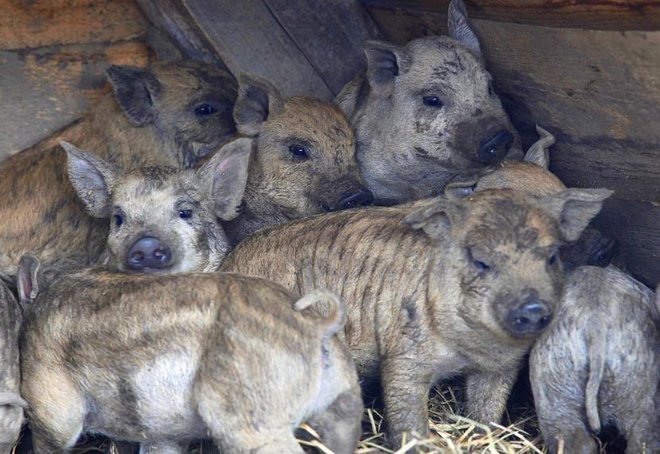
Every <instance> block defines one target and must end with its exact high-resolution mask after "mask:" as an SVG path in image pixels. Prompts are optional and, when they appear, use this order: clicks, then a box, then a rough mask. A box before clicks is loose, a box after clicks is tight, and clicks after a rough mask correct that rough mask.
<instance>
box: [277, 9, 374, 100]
mask: <svg viewBox="0 0 660 454" xmlns="http://www.w3.org/2000/svg"><path fill="white" fill-rule="evenodd" d="M265 3H266V5H267V6H268V9H269V10H270V12H271V13H272V14H273V16H275V18H276V19H277V21H278V23H279V24H280V25H281V26H282V27H283V28H284V29H285V30H286V32H287V34H288V35H289V36H290V37H291V39H293V41H294V42H295V44H296V46H298V48H300V50H301V51H302V52H303V53H304V54H305V57H306V58H307V60H308V61H309V62H310V64H311V65H312V67H313V68H314V69H315V70H316V72H317V73H318V74H319V75H320V76H321V77H322V78H323V81H324V82H325V83H326V84H327V85H328V86H329V87H330V90H332V92H333V94H337V93H339V91H340V90H341V89H342V88H343V87H344V85H345V84H346V83H347V82H348V81H350V80H351V79H353V77H354V76H355V74H356V73H357V72H358V71H360V70H361V69H362V68H363V67H364V66H365V65H366V57H365V56H364V51H363V46H362V43H364V41H365V40H367V39H377V38H382V37H381V35H380V31H379V30H378V27H377V26H376V24H375V22H374V21H373V19H371V17H370V16H369V15H368V14H367V12H366V10H365V9H364V8H363V7H362V5H360V3H359V2H357V1H353V0H326V1H323V2H310V1H308V0H265Z"/></svg>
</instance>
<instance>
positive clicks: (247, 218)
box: [226, 76, 373, 244]
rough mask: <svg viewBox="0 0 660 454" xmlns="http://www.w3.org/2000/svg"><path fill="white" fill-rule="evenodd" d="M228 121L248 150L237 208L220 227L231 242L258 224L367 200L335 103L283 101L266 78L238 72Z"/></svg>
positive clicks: (368, 194)
mask: <svg viewBox="0 0 660 454" xmlns="http://www.w3.org/2000/svg"><path fill="white" fill-rule="evenodd" d="M234 119H235V121H236V125H237V127H238V130H239V132H240V133H242V134H244V135H246V136H249V137H254V138H255V140H256V149H255V151H254V153H253V154H252V157H251V160H250V168H249V175H248V183H247V188H246V190H245V199H244V202H243V205H242V207H241V213H240V215H239V216H238V217H237V218H236V219H235V220H233V221H231V222H229V223H227V225H226V229H227V235H228V236H229V238H230V240H231V242H232V243H233V244H237V243H238V242H240V241H241V240H243V239H244V238H246V237H247V236H249V235H250V234H252V233H254V232H255V231H256V230H258V229H260V228H263V227H267V226H271V225H275V224H281V223H283V222H287V221H290V220H292V219H298V218H302V217H308V216H312V215H314V214H319V213H323V212H328V211H337V210H341V209H345V208H353V207H358V206H363V205H368V204H370V203H371V202H372V200H373V195H372V194H371V192H369V191H368V190H367V189H366V188H364V186H363V185H362V183H361V180H360V174H359V171H358V165H357V161H356V160H355V139H354V137H353V131H352V130H351V127H350V126H349V124H348V121H347V119H346V117H345V116H344V114H343V113H342V112H341V110H339V109H338V108H337V107H335V106H333V105H332V104H329V103H326V102H323V101H320V100H317V99H313V98H306V97H297V96H294V97H291V98H286V99H284V98H282V96H281V95H280V94H279V92H278V91H277V89H276V88H275V87H273V86H272V85H270V84H269V83H267V82H265V81H262V80H258V79H255V78H252V77H249V76H242V77H240V78H239V90H238V99H237V100H236V107H235V108H234Z"/></svg>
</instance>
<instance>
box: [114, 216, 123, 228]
mask: <svg viewBox="0 0 660 454" xmlns="http://www.w3.org/2000/svg"><path fill="white" fill-rule="evenodd" d="M113 217H114V219H115V227H121V225H122V224H123V223H124V216H122V215H121V214H115V215H114V216H113Z"/></svg>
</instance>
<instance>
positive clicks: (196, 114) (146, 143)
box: [0, 61, 237, 273]
mask: <svg viewBox="0 0 660 454" xmlns="http://www.w3.org/2000/svg"><path fill="white" fill-rule="evenodd" d="M108 77H109V79H110V81H111V83H112V87H113V91H112V93H109V94H108V95H107V96H105V97H103V98H102V99H101V100H100V101H99V103H98V104H97V105H96V106H94V107H93V108H92V110H91V112H90V113H89V114H88V115H87V116H85V117H84V118H82V119H81V120H80V121H78V122H77V123H74V124H73V125H72V126H69V127H67V128H66V129H64V130H62V131H59V132H58V133H57V134H55V136H53V137H50V138H48V139H46V140H44V141H43V142H42V143H40V144H38V145H35V146H34V147H32V148H29V149H26V150H23V151H21V152H19V153H17V154H15V155H13V156H10V157H9V158H8V159H6V160H5V161H3V162H1V163H0V199H2V200H3V203H2V204H0V219H2V222H0V272H5V273H14V272H15V270H16V266H17V264H18V260H19V259H20V257H21V256H22V255H23V254H24V253H25V252H27V251H35V252H37V253H38V254H39V257H40V258H41V259H42V260H43V261H44V262H46V263H53V262H56V261H59V260H61V259H69V260H70V261H71V262H76V263H77V264H78V266H84V265H85V264H88V263H92V262H94V261H95V260H96V258H97V257H98V255H99V254H100V252H101V251H102V250H103V245H104V243H105V237H106V232H105V230H104V229H99V226H101V225H103V224H102V223H100V222H99V221H98V220H96V219H94V218H92V217H90V216H88V215H87V214H86V213H85V210H84V209H83V206H82V205H81V203H80V202H79V201H78V198H77V197H76V194H75V192H74V190H73V188H72V187H71V184H70V183H69V181H68V180H67V177H66V172H67V168H66V153H65V152H64V150H63V149H62V148H61V147H60V142H61V141H63V140H65V141H68V142H72V143H75V144H76V145H77V146H79V147H81V148H84V149H87V150H91V151H92V152H93V153H95V154H96V155H97V156H98V157H100V158H102V159H104V160H107V161H110V162H112V163H113V164H114V165H115V166H116V167H118V168H121V169H123V170H130V169H135V168H138V167H144V166H155V165H156V166H160V165H168V166H173V167H179V168H189V167H191V166H192V165H193V164H194V163H195V162H196V161H197V160H198V159H200V158H201V157H202V156H204V155H206V154H208V153H210V152H211V151H214V150H216V149H217V148H218V147H219V146H220V145H221V144H222V143H224V141H225V140H227V138H229V137H231V136H232V135H233V134H234V133H235V131H236V128H235V125H234V121H233V119H232V109H233V106H234V101H235V99H236V94H237V85H236V81H235V80H234V79H233V77H232V76H231V74H229V73H227V72H226V71H223V70H221V69H219V68H217V67H215V66H212V65H209V64H206V63H201V62H192V61H173V62H160V63H156V64H154V65H152V66H151V67H149V68H147V69H139V68H133V67H126V66H113V67H111V68H110V69H109V70H108Z"/></svg>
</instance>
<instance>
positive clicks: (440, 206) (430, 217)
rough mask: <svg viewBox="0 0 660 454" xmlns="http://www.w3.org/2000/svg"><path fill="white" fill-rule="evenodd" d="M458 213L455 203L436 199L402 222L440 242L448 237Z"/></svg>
mask: <svg viewBox="0 0 660 454" xmlns="http://www.w3.org/2000/svg"><path fill="white" fill-rule="evenodd" d="M460 212H461V211H460V207H459V206H458V205H457V204H456V203H455V202H454V203H452V202H451V201H449V200H447V199H445V198H442V197H438V198H435V199H433V200H430V201H429V202H428V203H426V204H424V205H423V206H422V207H421V208H419V209H418V210H417V211H414V212H412V213H410V214H409V215H408V216H406V217H405V218H404V219H403V222H405V223H406V224H409V225H410V226H411V227H412V228H413V229H420V230H423V231H424V232H425V233H426V234H427V235H428V236H429V237H431V238H433V239H437V240H441V239H445V238H447V237H448V235H449V233H450V232H451V228H452V225H454V224H456V223H457V222H458V219H457V218H458V216H459V215H460Z"/></svg>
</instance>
